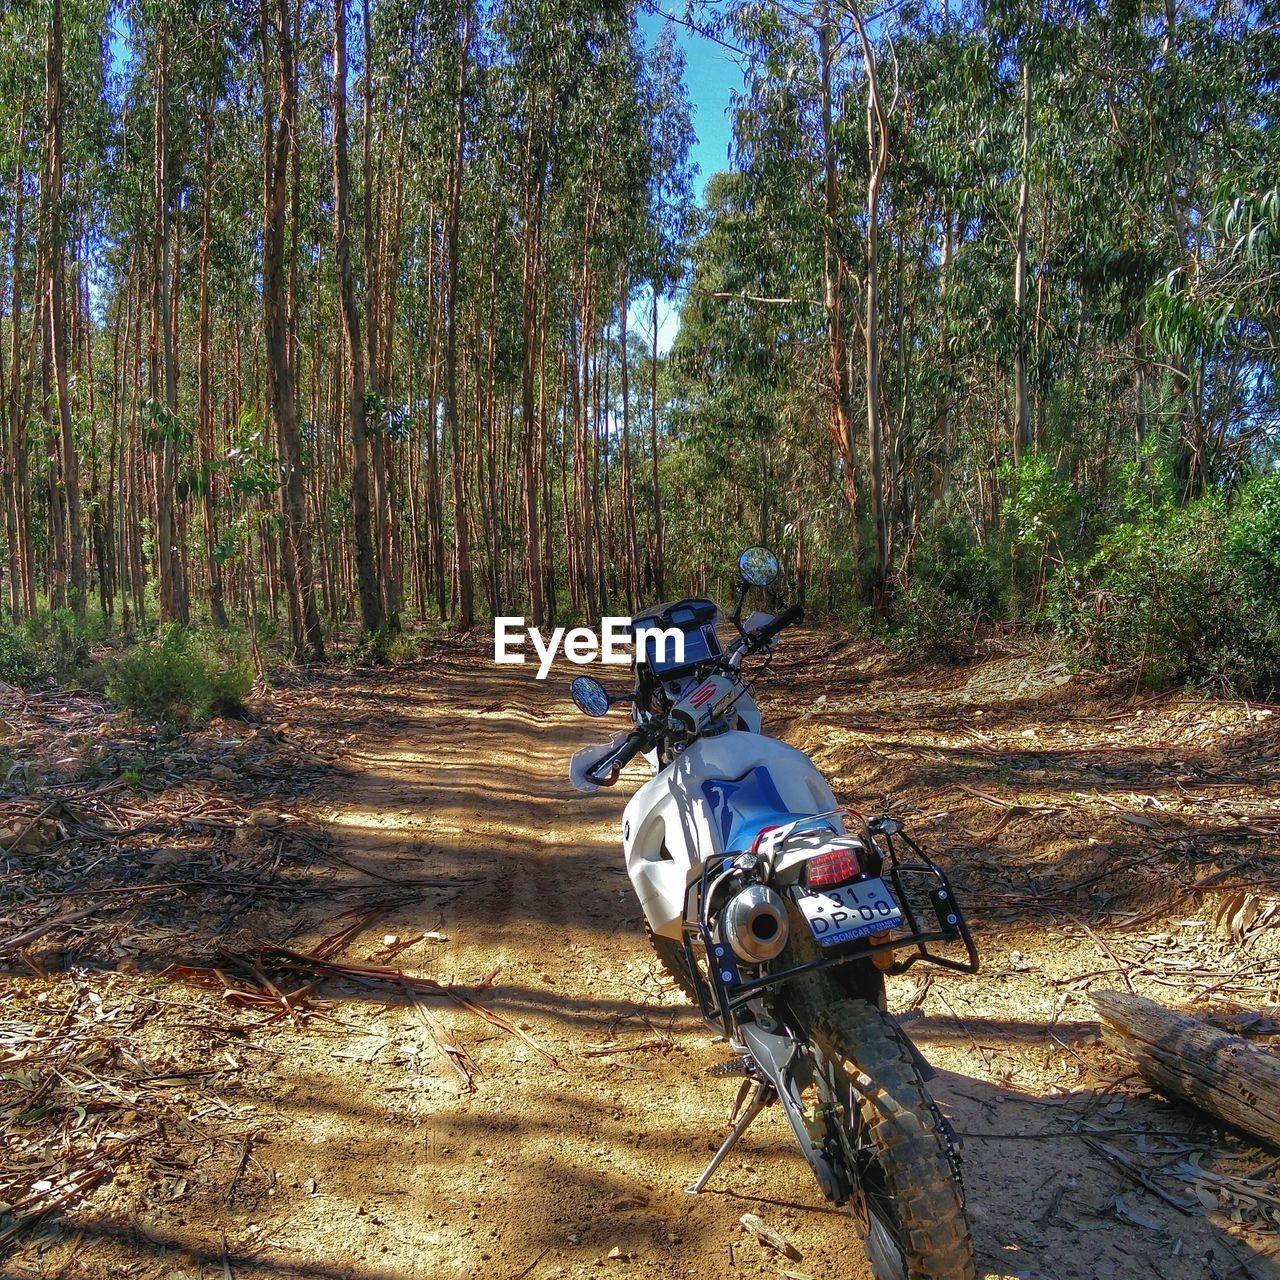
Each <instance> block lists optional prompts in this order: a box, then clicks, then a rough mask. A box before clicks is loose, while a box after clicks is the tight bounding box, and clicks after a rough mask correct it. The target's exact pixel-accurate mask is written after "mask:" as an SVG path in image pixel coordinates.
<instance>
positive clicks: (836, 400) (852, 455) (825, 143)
mask: <svg viewBox="0 0 1280 1280" xmlns="http://www.w3.org/2000/svg"><path fill="white" fill-rule="evenodd" d="M817 19H818V60H819V66H820V73H821V119H822V197H823V219H822V295H823V305H824V307H825V308H826V313H827V354H828V375H829V378H830V382H831V419H830V431H831V438H832V439H833V440H834V441H835V445H836V450H837V452H838V453H839V455H840V460H841V462H842V464H843V467H844V475H843V484H844V494H845V501H846V502H847V503H848V506H849V510H850V512H851V513H853V515H854V517H855V519H856V517H857V516H858V514H859V510H860V505H861V503H860V497H859V490H860V487H861V475H860V471H859V469H860V463H859V458H858V440H857V436H856V434H855V432H854V427H853V405H852V391H851V387H850V379H849V353H848V337H847V335H846V332H845V318H844V285H845V279H844V277H845V264H844V258H843V255H842V254H841V252H840V246H839V244H838V242H837V230H838V228H839V226H840V225H841V209H840V175H839V169H838V166H837V161H836V141H835V122H834V118H833V105H832V91H831V74H832V64H833V61H834V57H835V52H834V49H835V22H834V20H833V19H832V17H831V10H830V6H829V4H828V0H821V3H820V5H819V9H818V13H817ZM856 536H857V535H856V532H855V538H856Z"/></svg>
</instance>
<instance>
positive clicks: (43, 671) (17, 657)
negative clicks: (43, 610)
mask: <svg viewBox="0 0 1280 1280" xmlns="http://www.w3.org/2000/svg"><path fill="white" fill-rule="evenodd" d="M54 670H55V664H54V663H53V661H52V655H51V654H50V653H49V652H48V650H47V649H42V648H40V647H39V646H37V645H36V644H34V643H33V642H32V640H31V637H30V635H29V634H28V633H27V631H26V629H25V628H23V627H15V626H10V625H5V626H0V680H3V681H4V682H5V683H6V684H14V685H17V686H18V687H19V688H20V689H29V688H30V687H31V686H32V685H35V684H39V683H40V682H41V681H42V680H47V679H48V678H49V677H50V676H51V675H53V673H54Z"/></svg>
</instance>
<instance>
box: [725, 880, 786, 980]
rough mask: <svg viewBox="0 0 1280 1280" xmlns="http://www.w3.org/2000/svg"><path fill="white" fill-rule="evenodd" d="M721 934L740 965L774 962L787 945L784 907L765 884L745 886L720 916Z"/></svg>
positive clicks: (779, 898)
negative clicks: (740, 962)
mask: <svg viewBox="0 0 1280 1280" xmlns="http://www.w3.org/2000/svg"><path fill="white" fill-rule="evenodd" d="M720 933H721V936H722V937H723V938H724V940H725V941H726V942H727V943H728V944H729V946H730V947H731V948H732V949H733V954H734V955H735V956H737V957H738V959H739V960H741V961H743V963H745V964H764V963H765V962H766V961H768V960H774V959H776V958H777V957H778V956H779V955H780V954H781V952H782V948H783V947H785V946H786V945H787V904H786V903H785V902H784V901H783V900H782V898H781V897H779V895H778V894H776V893H775V892H774V891H773V890H772V889H770V888H769V887H768V886H767V885H763V884H752V885H748V886H747V887H746V888H745V889H742V890H740V891H739V892H738V893H736V894H735V895H734V896H733V897H732V898H730V900H729V902H728V904H727V905H726V906H725V908H724V910H723V911H722V912H721V913H720Z"/></svg>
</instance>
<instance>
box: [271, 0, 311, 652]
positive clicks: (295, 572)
mask: <svg viewBox="0 0 1280 1280" xmlns="http://www.w3.org/2000/svg"><path fill="white" fill-rule="evenodd" d="M264 7H265V6H264ZM273 25H274V32H271V31H268V30H267V29H266V28H265V26H264V30H263V32H262V41H263V55H264V57H266V56H268V50H269V49H270V46H271V37H272V35H273V34H274V38H275V54H276V65H277V76H276V79H277V96H276V112H275V125H274V129H273V130H271V131H270V134H269V139H268V140H269V143H270V145H269V147H268V151H267V154H266V156H265V157H264V162H265V164H266V181H265V192H266V199H265V201H264V209H263V237H262V241H263V252H262V320H263V333H264V336H265V339H266V349H267V381H268V387H269V399H270V404H271V410H272V413H273V415H274V417H275V422H276V443H277V446H278V448H279V450H280V462H281V465H282V467H283V468H284V477H283V484H282V486H281V490H280V496H281V513H282V515H283V521H284V530H283V533H284V536H283V545H282V551H283V570H284V576H285V585H286V589H287V591H288V596H289V623H290V632H291V635H292V640H293V653H294V657H295V659H296V660H297V661H299V662H305V661H307V660H308V659H311V660H314V661H317V662H319V661H321V660H323V658H324V633H323V631H322V630H321V627H320V613H319V610H318V609H317V607H316V599H315V588H314V584H313V580H312V572H311V535H310V532H309V528H308V523H307V510H306V492H305V490H304V487H303V482H302V442H301V439H300V437H299V433H298V405H297V396H296V390H295V385H294V371H293V366H292V363H291V361H290V359H289V350H288V346H289V316H288V282H287V271H288V264H287V263H286V262H285V234H284V233H285V208H286V205H287V203H288V197H289V190H288V188H289V174H290V159H291V154H292V148H293V147H295V146H296V145H297V138H296V130H297V95H298V78H297V60H296V50H295V47H294V42H293V28H292V24H291V22H290V11H289V0H276V4H275V18H274V24H273Z"/></svg>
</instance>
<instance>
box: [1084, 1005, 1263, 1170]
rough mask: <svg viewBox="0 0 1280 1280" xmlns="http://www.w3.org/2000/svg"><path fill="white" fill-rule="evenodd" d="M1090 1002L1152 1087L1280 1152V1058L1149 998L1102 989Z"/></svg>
mask: <svg viewBox="0 0 1280 1280" xmlns="http://www.w3.org/2000/svg"><path fill="white" fill-rule="evenodd" d="M1090 999H1092V1001H1093V1004H1094V1007H1095V1008H1096V1009H1097V1010H1098V1013H1099V1015H1100V1016H1101V1018H1102V1019H1103V1023H1104V1030H1105V1031H1106V1035H1107V1039H1108V1040H1109V1041H1110V1042H1111V1043H1112V1044H1113V1045H1115V1046H1116V1047H1118V1048H1120V1049H1122V1050H1123V1051H1124V1052H1125V1053H1127V1054H1128V1055H1129V1056H1130V1057H1132V1058H1133V1059H1134V1061H1135V1062H1136V1063H1137V1066H1138V1070H1139V1071H1141V1073H1142V1075H1143V1077H1144V1078H1145V1079H1146V1081H1147V1083H1148V1084H1150V1085H1151V1086H1152V1088H1154V1089H1158V1090H1159V1091H1160V1092H1161V1093H1164V1094H1167V1095H1168V1096H1169V1097H1171V1098H1177V1099H1180V1100H1181V1101H1184V1102H1190V1103H1191V1104H1192V1105H1193V1106H1196V1107H1199V1108H1200V1109H1201V1110H1203V1111H1207V1112H1209V1113H1210V1114H1211V1115H1214V1116H1217V1117H1218V1119H1220V1120H1225V1121H1226V1122H1227V1123H1228V1124H1231V1125H1234V1126H1235V1127H1236V1128H1238V1129H1243V1130H1244V1131H1245V1132H1246V1133H1249V1134H1252V1135H1253V1136H1254V1137H1256V1138H1260V1139H1261V1140H1262V1141H1263V1142H1266V1143H1268V1144H1269V1145H1270V1146H1273V1147H1280V1059H1277V1058H1276V1056H1275V1055H1274V1054H1272V1053H1268V1052H1267V1051H1266V1050H1264V1049H1259V1048H1258V1047H1257V1046H1256V1045H1252V1044H1250V1043H1249V1042H1248V1041H1247V1040H1245V1039H1243V1038H1242V1037H1240V1036H1234V1035H1230V1034H1228V1033H1226V1032H1223V1031H1219V1030H1218V1029H1217V1028H1216V1027H1211V1026H1209V1025H1208V1024H1207V1023H1204V1022H1199V1021H1197V1020H1196V1019H1195V1018H1188V1017H1186V1016H1185V1015H1183V1014H1180V1013H1174V1012H1173V1011H1172V1010H1170V1009H1165V1008H1163V1007H1162V1006H1161V1005H1158V1004H1156V1003H1155V1001H1154V1000H1147V999H1144V998H1143V997H1141V996H1133V995H1125V994H1123V993H1121V992H1119V991H1095V992H1093V993H1092V995H1091V996H1090Z"/></svg>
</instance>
